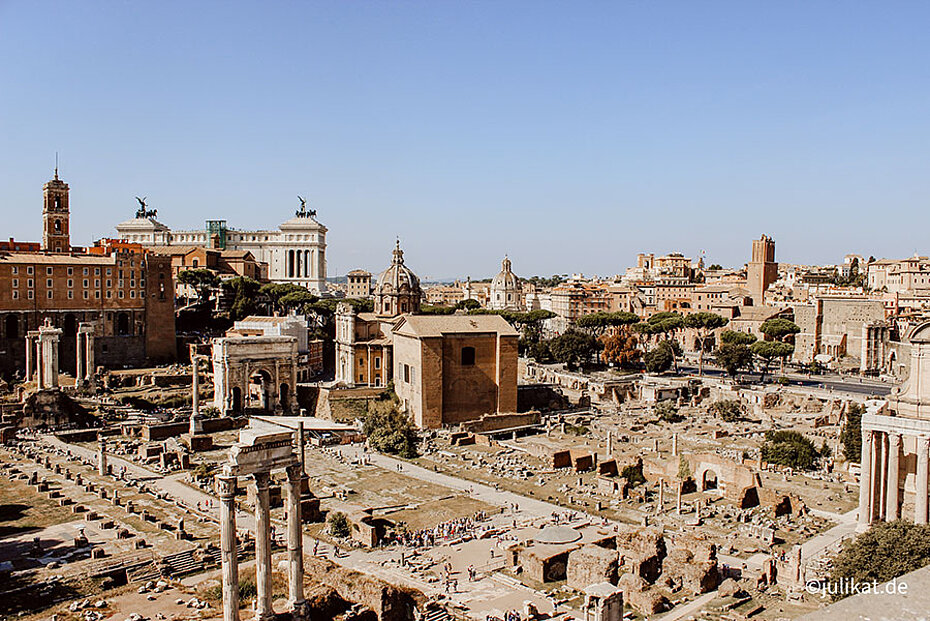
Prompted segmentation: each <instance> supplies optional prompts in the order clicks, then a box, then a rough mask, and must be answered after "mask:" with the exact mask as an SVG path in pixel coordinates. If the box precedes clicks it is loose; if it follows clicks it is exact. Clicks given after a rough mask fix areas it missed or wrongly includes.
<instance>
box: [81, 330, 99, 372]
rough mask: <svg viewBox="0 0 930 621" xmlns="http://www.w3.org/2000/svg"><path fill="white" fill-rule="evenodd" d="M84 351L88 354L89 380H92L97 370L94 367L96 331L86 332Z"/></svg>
mask: <svg viewBox="0 0 930 621" xmlns="http://www.w3.org/2000/svg"><path fill="white" fill-rule="evenodd" d="M84 353H85V354H87V364H86V365H85V366H86V367H87V381H88V382H92V381H93V380H94V375H95V374H96V372H97V370H96V369H95V368H94V333H93V332H85V333H84Z"/></svg>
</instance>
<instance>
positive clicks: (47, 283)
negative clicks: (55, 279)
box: [45, 278, 52, 289]
mask: <svg viewBox="0 0 930 621" xmlns="http://www.w3.org/2000/svg"><path fill="white" fill-rule="evenodd" d="M45 288H46V289H51V288H52V279H51V278H46V279H45Z"/></svg>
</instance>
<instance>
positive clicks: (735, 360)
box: [714, 332, 752, 378]
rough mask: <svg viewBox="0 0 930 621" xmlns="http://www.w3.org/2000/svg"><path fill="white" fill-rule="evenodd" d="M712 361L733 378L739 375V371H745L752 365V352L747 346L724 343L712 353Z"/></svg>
mask: <svg viewBox="0 0 930 621" xmlns="http://www.w3.org/2000/svg"><path fill="white" fill-rule="evenodd" d="M724 334H726V332H724ZM735 334H739V333H738V332H737V333H735ZM714 360H715V362H716V363H717V364H718V365H720V366H721V367H723V368H724V369H725V370H726V372H727V375H729V376H730V377H732V378H735V377H736V376H737V375H739V372H740V370H741V369H745V368H747V367H749V366H750V365H751V364H752V351H750V349H749V346H748V345H745V344H742V343H726V342H724V343H721V344H720V347H718V348H717V349H716V350H715V351H714Z"/></svg>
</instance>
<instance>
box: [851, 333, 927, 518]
mask: <svg viewBox="0 0 930 621" xmlns="http://www.w3.org/2000/svg"><path fill="white" fill-rule="evenodd" d="M908 341H909V342H910V344H911V347H910V364H909V367H908V368H909V371H908V376H907V379H906V380H905V381H904V383H903V384H902V385H900V386H898V387H896V388H895V389H894V390H892V393H891V395H890V396H889V399H888V400H887V401H879V400H872V401H867V402H866V404H865V407H866V411H865V413H864V414H863V416H862V452H861V455H860V461H859V464H860V477H859V526H858V527H859V530H866V529H867V528H868V527H869V524H871V523H872V522H876V521H880V520H884V521H888V522H891V521H894V520H899V519H910V517H911V516H910V515H905V513H904V511H902V507H903V506H904V502H905V496H907V497H908V498H913V507H914V508H913V513H912V515H913V521H914V523H915V524H927V523H928V517H930V516H928V494H930V489H928V483H930V322H928V323H924V324H921V325H920V326H917V327H916V328H915V329H914V330H913V331H912V332H911V333H910V335H909V337H908Z"/></svg>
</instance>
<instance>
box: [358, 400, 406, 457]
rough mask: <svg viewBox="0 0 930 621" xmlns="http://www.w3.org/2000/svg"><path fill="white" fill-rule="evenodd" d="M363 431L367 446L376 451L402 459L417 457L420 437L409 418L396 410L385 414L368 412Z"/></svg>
mask: <svg viewBox="0 0 930 621" xmlns="http://www.w3.org/2000/svg"><path fill="white" fill-rule="evenodd" d="M363 430H364V432H365V435H366V436H368V444H369V445H371V447H372V448H373V449H375V450H376V451H380V452H382V453H388V454H391V455H399V456H401V457H403V458H404V459H412V458H414V457H416V456H417V445H418V444H419V443H420V436H419V435H418V434H417V430H416V427H414V426H413V422H412V421H411V420H410V418H409V417H408V416H407V415H406V414H403V413H402V412H399V411H398V410H397V409H396V408H391V409H390V410H388V411H387V412H383V411H371V412H369V413H368V415H367V416H366V417H365V422H364V425H363Z"/></svg>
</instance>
